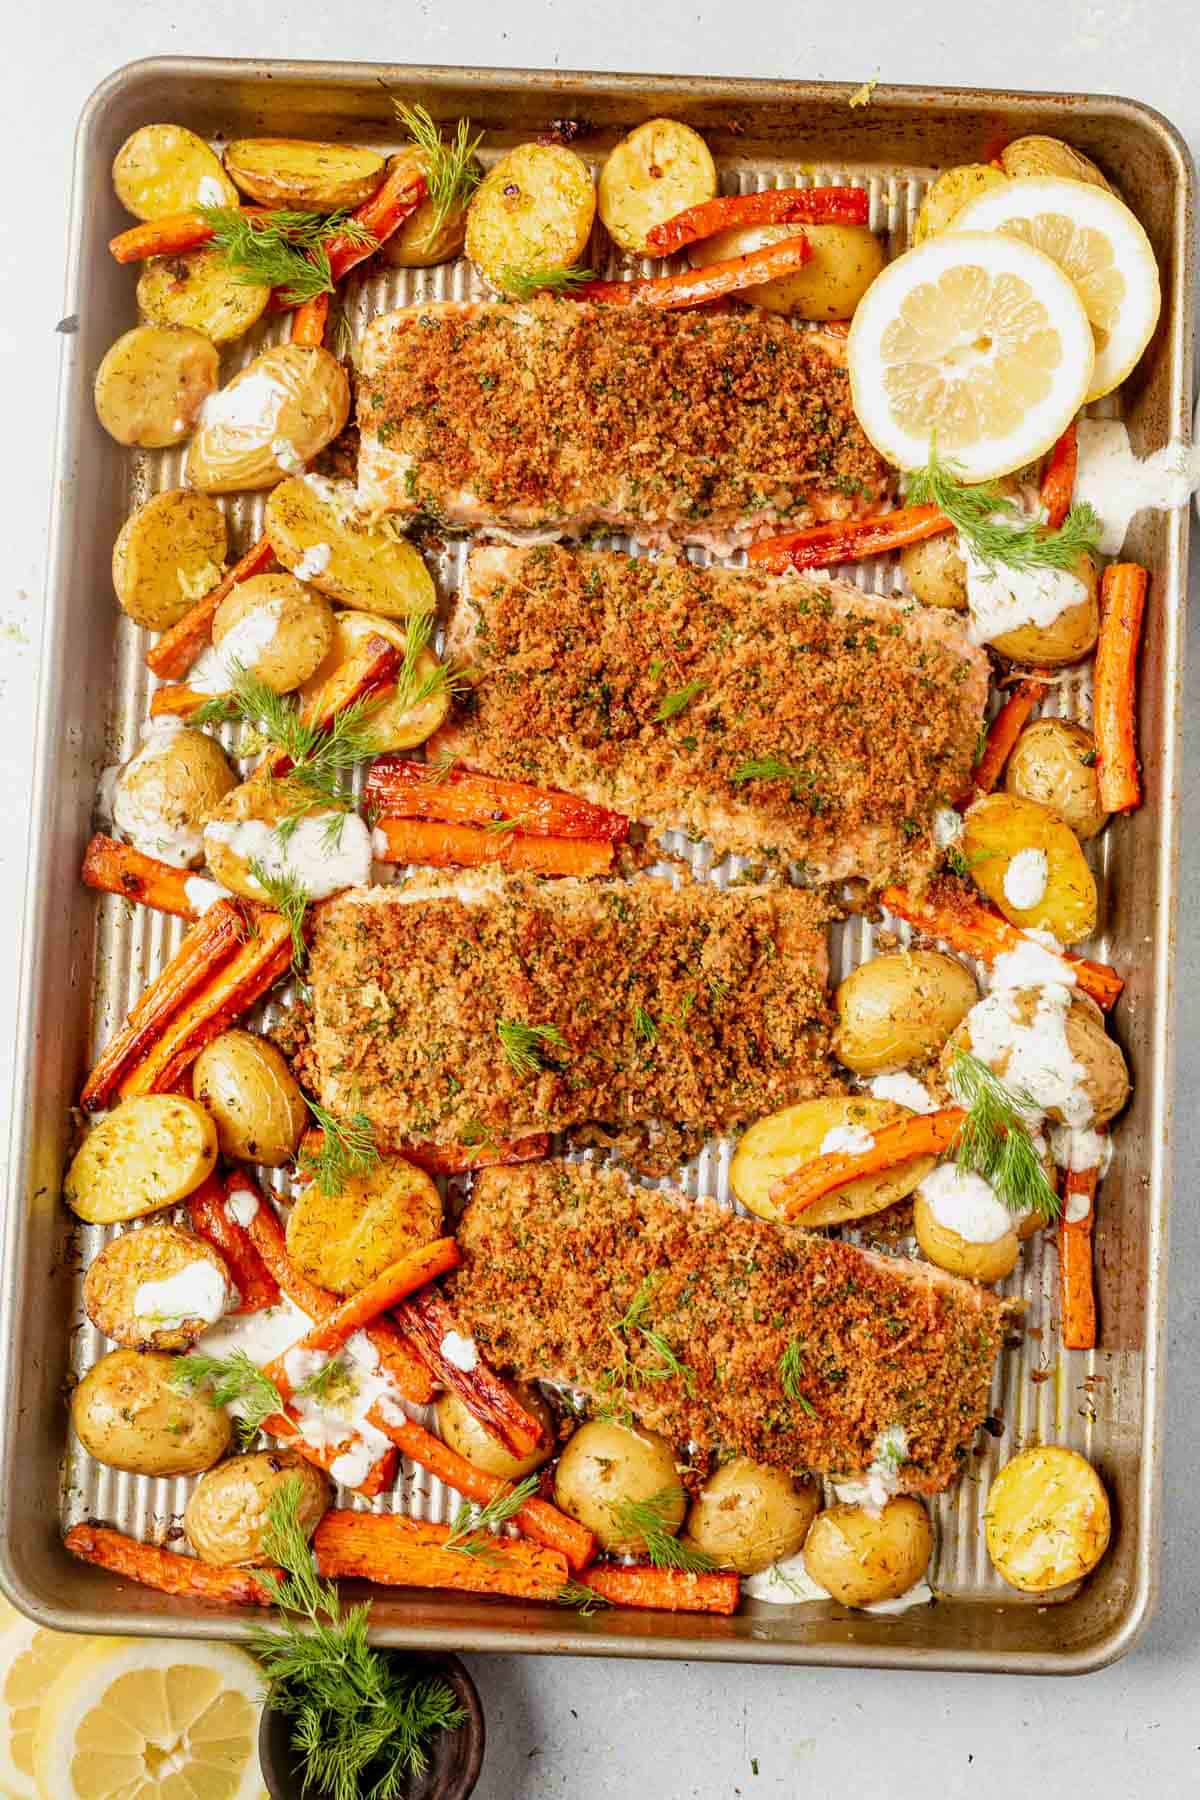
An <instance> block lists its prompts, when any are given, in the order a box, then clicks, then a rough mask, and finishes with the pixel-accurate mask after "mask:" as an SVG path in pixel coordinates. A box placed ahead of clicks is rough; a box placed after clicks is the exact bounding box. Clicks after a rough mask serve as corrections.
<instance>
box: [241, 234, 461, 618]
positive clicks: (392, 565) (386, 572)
mask: <svg viewBox="0 0 1200 1800" xmlns="http://www.w3.org/2000/svg"><path fill="white" fill-rule="evenodd" d="M388 241H389V242H390V241H391V240H390V239H389V240H388ZM353 501H354V491H353V489H350V490H348V491H347V495H346V500H345V501H343V500H342V496H341V494H339V492H338V490H337V489H335V488H334V487H333V484H332V483H329V484H328V491H325V489H324V488H323V487H322V488H321V489H320V490H318V487H317V486H316V485H315V484H314V481H313V480H312V479H311V478H310V479H309V480H302V479H301V478H300V477H299V476H290V477H289V478H288V479H287V480H286V481H281V482H280V484H279V486H278V487H277V488H275V489H273V491H272V493H271V496H270V498H269V500H268V501H267V510H266V514H265V516H264V519H263V531H264V533H265V534H266V536H267V537H268V538H270V540H271V548H272V550H274V552H275V555H276V556H277V557H278V559H279V561H280V562H281V563H282V564H283V565H284V567H285V568H288V569H291V570H292V571H293V572H295V570H296V569H297V567H298V566H299V565H301V564H302V563H303V562H304V559H305V557H307V556H308V555H309V552H310V551H312V550H314V549H316V548H317V547H318V546H322V547H323V550H328V552H329V558H328V561H327V562H326V563H325V566H324V567H323V568H320V569H317V568H314V569H313V570H312V572H311V573H310V574H306V575H305V576H304V577H303V579H304V580H305V581H306V582H308V584H309V585H310V586H311V587H315V588H320V590H321V592H322V593H324V594H329V595H331V596H332V598H333V599H334V600H340V601H341V603H342V605H343V606H350V607H355V608H360V609H361V610H363V611H365V612H370V613H381V614H383V616H384V617H385V618H389V619H404V618H407V617H408V615H409V614H410V613H421V612H432V611H433V609H434V607H435V606H436V605H437V590H436V589H435V587H434V585H433V577H432V576H431V575H430V573H429V570H428V569H427V568H426V567H425V564H424V562H423V560H422V558H421V554H420V552H419V551H418V550H417V549H416V548H415V546H414V545H412V544H410V543H409V542H408V540H407V539H406V538H402V537H400V536H398V535H397V533H396V532H395V531H393V530H391V529H390V528H389V527H388V526H387V525H384V524H376V523H372V521H371V520H369V519H368V518H366V517H365V516H364V515H363V514H361V513H358V512H356V511H355V510H354V508H353Z"/></svg>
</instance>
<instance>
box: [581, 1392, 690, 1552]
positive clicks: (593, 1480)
mask: <svg viewBox="0 0 1200 1800" xmlns="http://www.w3.org/2000/svg"><path fill="white" fill-rule="evenodd" d="M648 1500H652V1501H654V1502H655V1504H654V1507H653V1509H652V1510H653V1514H654V1519H655V1522H656V1523H658V1522H661V1525H662V1529H663V1530H664V1531H668V1532H670V1533H672V1535H674V1534H675V1533H676V1532H677V1531H678V1530H679V1527H680V1526H681V1525H682V1524H683V1515H684V1512H685V1510H686V1507H687V1501H686V1497H685V1495H684V1491H683V1488H682V1486H681V1485H680V1481H679V1471H678V1470H677V1469H676V1467H675V1457H674V1453H673V1452H672V1450H671V1446H670V1444H668V1442H667V1440H666V1438H664V1437H659V1435H658V1433H657V1432H656V1431H643V1430H642V1429H641V1427H640V1426H631V1425H618V1424H617V1423H616V1421H615V1420H614V1419H589V1420H588V1422H587V1424H586V1425H581V1426H580V1427H579V1430H578V1431H577V1432H576V1433H575V1435H574V1437H572V1438H571V1439H570V1441H569V1442H568V1444H567V1447H566V1449H565V1450H564V1451H563V1453H562V1455H561V1456H560V1458H559V1460H558V1467H557V1469H556V1470H555V1472H554V1503H555V1505H556V1506H560V1507H561V1508H562V1510H563V1512H565V1513H570V1515H571V1517H572V1518H573V1519H578V1520H579V1523H580V1524H581V1525H586V1526H587V1527H588V1529H589V1531H594V1532H595V1534H596V1537H597V1538H598V1540H599V1543H600V1547H601V1549H602V1550H611V1551H612V1552H613V1553H614V1554H615V1555H620V1556H644V1555H645V1551H646V1541H645V1539H644V1538H643V1537H642V1535H641V1532H640V1531H639V1530H638V1529H637V1526H636V1524H635V1522H634V1521H633V1520H631V1519H630V1517H629V1511H628V1509H629V1508H630V1506H634V1507H636V1506H637V1505H638V1503H639V1502H641V1503H642V1504H643V1505H644V1504H645V1502H646V1501H648Z"/></svg>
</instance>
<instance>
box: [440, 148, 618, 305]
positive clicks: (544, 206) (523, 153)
mask: <svg viewBox="0 0 1200 1800" xmlns="http://www.w3.org/2000/svg"><path fill="white" fill-rule="evenodd" d="M595 214H596V190H595V188H594V187H593V185H592V178H591V176H590V175H589V173H588V170H587V165H586V163H584V162H583V161H582V160H581V158H580V157H578V156H576V154H575V152H574V151H573V150H566V149H564V148H563V147H562V145H560V144H518V145H517V148H516V149H515V150H510V151H509V152H508V154H507V155H506V156H502V157H501V158H500V161H499V162H498V163H497V164H496V165H495V167H494V168H493V169H492V170H491V172H490V173H489V174H488V175H486V176H485V177H484V179H483V181H482V182H481V183H480V185H479V187H478V188H477V189H476V191H475V194H474V196H473V198H472V200H471V204H470V206H469V208H468V209H467V235H466V250H467V255H468V256H469V257H470V259H471V261H472V262H473V263H474V264H475V267H476V268H477V269H478V270H479V273H480V274H481V275H482V276H483V278H484V280H485V281H486V282H488V283H489V284H490V285H491V286H492V287H494V288H497V289H499V291H500V292H501V293H507V292H509V291H510V286H511V282H512V277H513V276H514V275H518V276H520V275H529V274H532V273H534V272H535V271H537V270H541V269H563V268H567V267H568V266H569V265H570V264H571V263H574V262H578V260H579V258H580V256H581V255H582V254H583V250H584V246H585V245H586V243H587V241H588V238H589V236H590V235H591V230H592V220H593V218H594V217H595Z"/></svg>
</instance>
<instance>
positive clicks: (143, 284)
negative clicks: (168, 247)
mask: <svg viewBox="0 0 1200 1800" xmlns="http://www.w3.org/2000/svg"><path fill="white" fill-rule="evenodd" d="M270 298H271V290H270V288H269V287H266V286H264V285H263V284H262V283H261V282H255V281H239V279H238V277H237V274H236V273H235V271H234V270H233V269H231V268H230V266H229V263H228V262H227V260H226V258H225V253H224V251H223V250H212V249H202V250H184V251H181V252H180V253H179V254H178V255H176V256H152V257H151V258H150V260H149V262H147V263H146V265H145V267H144V268H143V270H142V273H141V275H140V276H139V277H138V285H137V302H138V305H139V306H140V308H141V309H142V311H143V312H144V313H145V315H146V317H147V318H148V319H151V320H153V322H154V324H156V325H186V326H187V327H188V329H189V330H191V331H198V332H200V334H201V336H202V337H206V338H207V339H208V340H209V342H210V343H212V344H231V343H232V342H233V340H234V338H239V337H242V336H243V335H244V334H245V333H246V332H247V331H249V329H250V327H251V326H252V325H254V324H257V322H258V320H259V319H261V318H262V315H263V314H264V313H265V312H266V310H267V302H268V300H269V299H270Z"/></svg>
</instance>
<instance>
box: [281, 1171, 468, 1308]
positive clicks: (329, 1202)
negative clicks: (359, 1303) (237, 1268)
mask: <svg viewBox="0 0 1200 1800" xmlns="http://www.w3.org/2000/svg"><path fill="white" fill-rule="evenodd" d="M441 1229H442V1199H441V1195H440V1194H439V1193H438V1191H437V1188H436V1186H435V1185H434V1183H433V1182H432V1181H431V1180H430V1178H429V1176H428V1175H426V1173H425V1172H424V1170H423V1169H418V1168H415V1167H414V1166H413V1164H412V1163H408V1162H405V1160H404V1158H403V1157H402V1156H385V1157H383V1158H382V1159H381V1160H380V1162H379V1163H378V1164H377V1165H376V1167H375V1168H373V1169H370V1170H368V1171H367V1173H366V1174H364V1175H351V1176H349V1177H348V1178H347V1180H346V1183H345V1186H344V1187H343V1188H342V1191H341V1193H340V1194H334V1195H329V1194H323V1193H322V1192H321V1190H320V1188H319V1186H318V1185H317V1183H316V1182H315V1181H314V1182H311V1183H310V1184H309V1186H308V1187H306V1188H305V1189H304V1190H303V1192H302V1193H301V1195H300V1198H299V1199H298V1200H297V1201H296V1204H295V1205H294V1206H293V1208H292V1211H291V1215H290V1217H289V1218H288V1222H287V1247H288V1254H289V1255H290V1256H291V1257H293V1258H294V1259H295V1261H296V1262H297V1263H299V1265H300V1267H301V1268H302V1269H303V1270H304V1273H305V1274H306V1275H307V1276H308V1277H309V1279H310V1280H311V1281H315V1282H316V1283H317V1285H318V1286H319V1287H323V1288H328V1289H329V1290H330V1292H331V1293H334V1294H355V1293H357V1292H358V1290H359V1288H361V1287H365V1286H366V1285H367V1283H368V1282H369V1281H372V1280H373V1279H374V1278H375V1276H376V1275H379V1274H381V1273H382V1272H383V1270H384V1269H386V1268H387V1267H388V1265H389V1263H394V1262H397V1261H398V1260H399V1259H400V1257H402V1256H405V1255H407V1254H408V1252H409V1251H410V1250H417V1249H419V1248H420V1246H421V1245H422V1244H428V1243H431V1242H432V1241H433V1239H434V1238H435V1237H438V1236H439V1235H440V1233H441Z"/></svg>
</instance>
